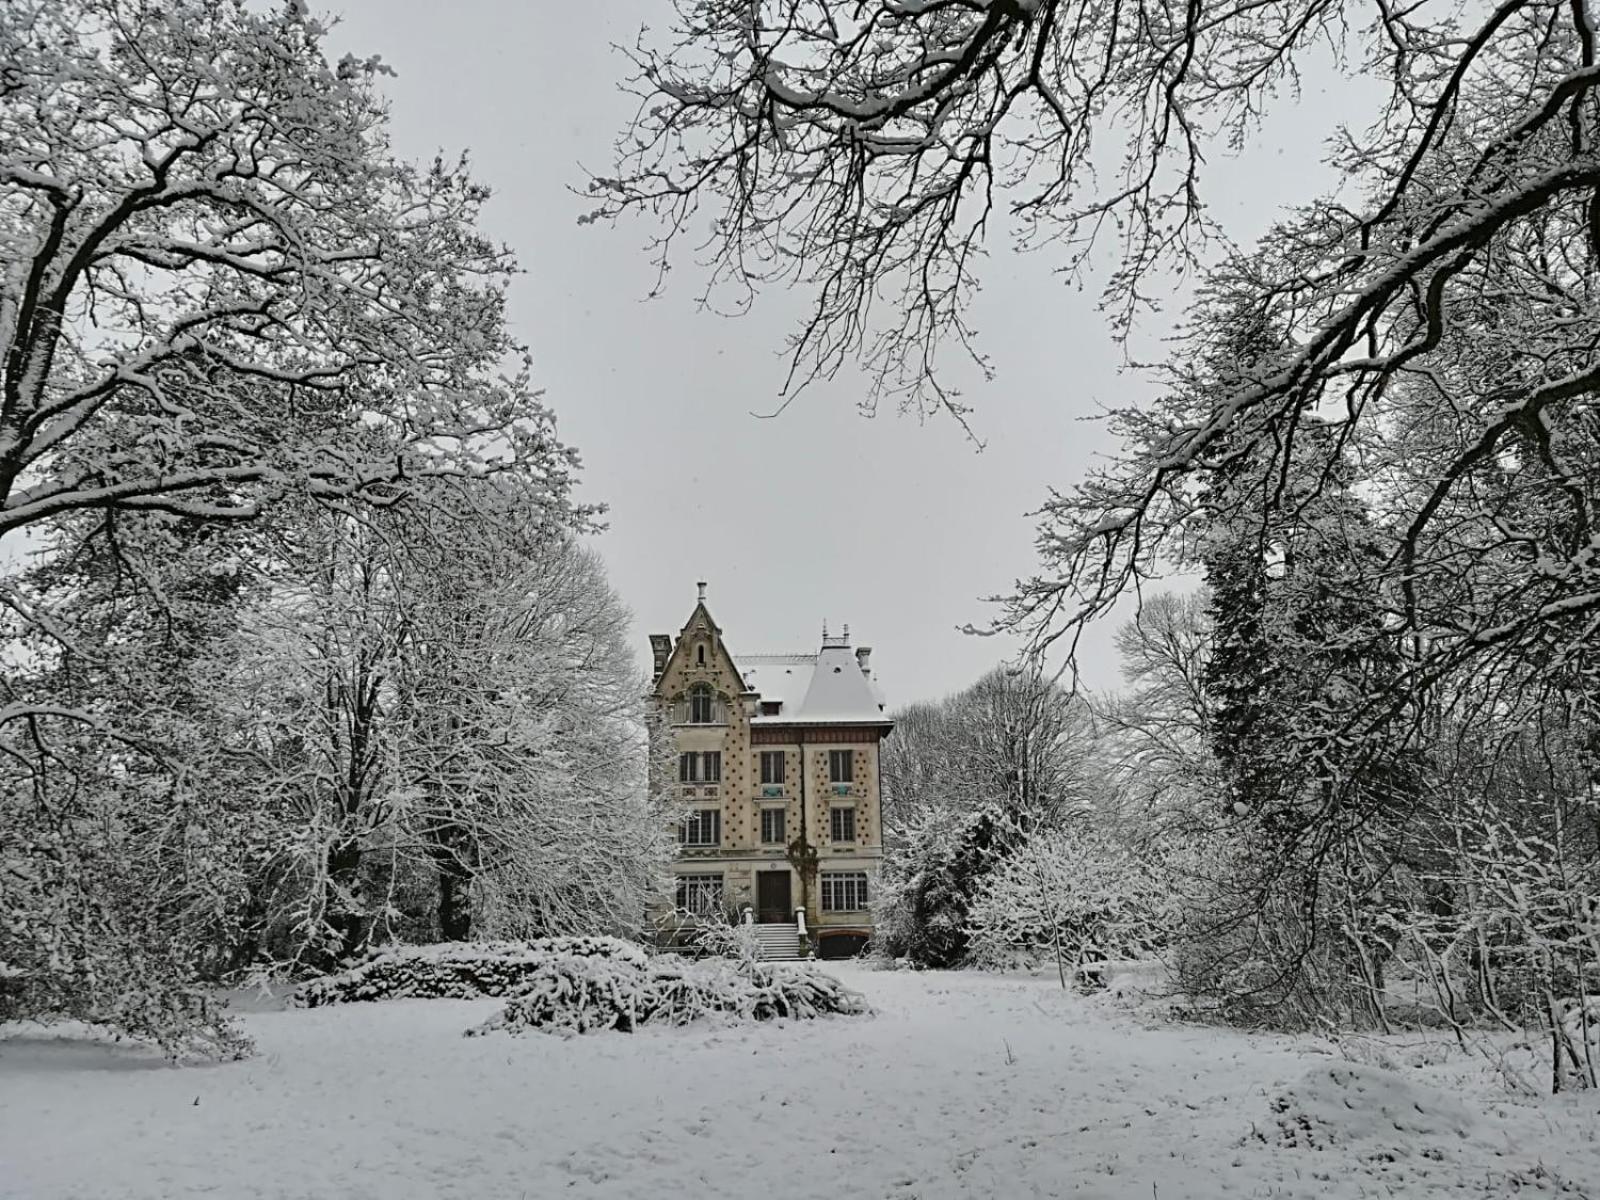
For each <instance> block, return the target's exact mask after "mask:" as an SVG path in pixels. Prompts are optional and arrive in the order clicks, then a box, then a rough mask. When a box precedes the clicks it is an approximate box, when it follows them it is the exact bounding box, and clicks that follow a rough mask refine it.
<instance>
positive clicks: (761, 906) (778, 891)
mask: <svg viewBox="0 0 1600 1200" xmlns="http://www.w3.org/2000/svg"><path fill="white" fill-rule="evenodd" d="M756 920H758V921H760V922H761V923H762V924H764V925H771V924H787V923H788V922H790V921H792V920H794V916H793V914H792V913H791V912H790V909H789V872H787V871H758V872H757V873H756Z"/></svg>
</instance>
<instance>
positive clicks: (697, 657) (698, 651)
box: [694, 646, 706, 667]
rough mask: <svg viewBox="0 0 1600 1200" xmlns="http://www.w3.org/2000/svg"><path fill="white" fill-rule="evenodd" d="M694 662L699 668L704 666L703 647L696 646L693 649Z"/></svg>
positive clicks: (704, 652) (704, 655)
mask: <svg viewBox="0 0 1600 1200" xmlns="http://www.w3.org/2000/svg"><path fill="white" fill-rule="evenodd" d="M694 661H695V662H696V664H698V665H699V666H702V667H703V666H705V665H706V648H705V647H704V646H696V647H695V648H694Z"/></svg>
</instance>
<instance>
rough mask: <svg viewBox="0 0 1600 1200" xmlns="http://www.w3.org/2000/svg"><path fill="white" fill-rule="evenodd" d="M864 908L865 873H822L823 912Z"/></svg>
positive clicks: (856, 910) (865, 903) (860, 909)
mask: <svg viewBox="0 0 1600 1200" xmlns="http://www.w3.org/2000/svg"><path fill="white" fill-rule="evenodd" d="M835 811H838V810H835ZM866 907H867V873H866V872H865V871H824V872H823V873H822V911H823V912H861V911H862V910H863V909H865V908H866Z"/></svg>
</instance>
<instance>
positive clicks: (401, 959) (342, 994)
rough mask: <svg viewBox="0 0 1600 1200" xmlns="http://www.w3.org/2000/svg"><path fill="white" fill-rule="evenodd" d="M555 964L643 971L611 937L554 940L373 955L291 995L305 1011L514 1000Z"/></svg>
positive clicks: (629, 947) (643, 957)
mask: <svg viewBox="0 0 1600 1200" xmlns="http://www.w3.org/2000/svg"><path fill="white" fill-rule="evenodd" d="M553 958H594V959H601V960H607V961H613V962H619V963H625V964H628V965H630V966H633V967H637V968H641V969H642V968H643V967H645V966H646V965H647V964H648V963H649V961H650V956H649V955H648V954H647V953H646V952H645V950H644V948H643V947H642V946H638V945H635V944H634V943H633V942H625V941H623V940H622V939H621V938H613V937H555V938H538V939H536V940H534V941H527V942H442V943H439V944H437V945H432V946H400V947H394V948H391V949H386V950H379V951H374V952H373V953H372V954H371V955H370V956H369V957H368V958H367V960H366V961H365V962H361V963H357V964H356V965H355V966H353V967H351V968H350V969H349V970H346V971H342V972H340V973H339V974H337V975H327V976H324V977H323V978H321V979H312V980H309V981H307V982H306V983H303V984H301V985H300V987H298V988H296V989H295V994H294V998H293V1003H294V1004H295V1005H297V1006H299V1007H303V1008H316V1007H319V1006H320V1005H324V1004H347V1003H350V1002H352V1001H358V1000H396V999H402V998H419V999H450V1000H470V999H473V998H475V997H478V996H513V995H516V994H517V993H519V992H521V991H522V990H523V988H524V985H525V983H526V981H527V980H528V979H529V978H530V977H531V976H532V975H533V974H534V973H536V972H537V971H538V970H539V969H540V968H541V967H543V966H544V964H546V963H548V962H549V961H550V960H551V959H553Z"/></svg>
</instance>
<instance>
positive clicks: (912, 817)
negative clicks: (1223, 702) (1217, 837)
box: [874, 666, 1103, 967]
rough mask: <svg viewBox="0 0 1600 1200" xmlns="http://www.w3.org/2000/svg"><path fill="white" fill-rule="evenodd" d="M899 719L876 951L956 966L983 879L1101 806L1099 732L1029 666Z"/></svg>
mask: <svg viewBox="0 0 1600 1200" xmlns="http://www.w3.org/2000/svg"><path fill="white" fill-rule="evenodd" d="M901 716H902V714H898V713H897V714H896V715H895V732H894V733H893V734H891V735H890V737H889V739H888V741H887V742H886V744H885V747H884V756H883V766H882V771H883V788H884V796H885V835H886V837H885V862H884V869H883V881H882V884H881V886H880V887H879V889H878V898H877V900H876V901H875V903H874V911H875V913H876V916H875V924H876V927H877V929H878V935H877V941H878V944H879V946H880V948H882V949H883V950H884V951H885V952H887V953H891V954H895V955H897V956H900V955H903V956H906V957H909V958H911V959H912V960H913V961H915V962H917V963H918V964H919V965H923V966H941V967H942V966H952V965H955V964H956V963H958V962H960V961H961V960H962V958H963V957H964V955H965V953H966V945H967V933H966V914H967V907H968V905H969V904H970V902H971V899H972V895H973V891H974V889H975V888H976V887H977V886H978V883H979V881H980V880H981V879H982V878H983V877H984V875H985V874H986V873H987V872H988V871H989V870H991V869H992V868H993V867H994V865H995V864H996V863H998V862H999V861H1000V860H1001V859H1003V858H1004V857H1005V856H1006V855H1007V854H1008V853H1010V851H1011V850H1012V849H1013V848H1014V847H1016V846H1018V845H1021V844H1023V843H1024V842H1025V841H1026V840H1027V838H1028V837H1029V836H1030V835H1031V834H1032V833H1033V832H1034V831H1035V830H1040V829H1053V828H1059V827H1060V826H1061V825H1062V824H1063V823H1064V822H1067V821H1069V820H1071V819H1073V818H1074V817H1076V816H1079V815H1081V814H1082V813H1084V812H1086V811H1088V810H1090V809H1091V808H1093V807H1094V806H1095V805H1096V804H1097V803H1098V802H1099V801H1100V800H1101V798H1102V791H1103V788H1102V787H1101V784H1100V782H1099V781H1098V780H1097V778H1096V769H1095V766H1094V761H1093V745H1092V739H1093V729H1092V722H1091V720H1090V716H1089V712H1088V709H1087V706H1086V705H1085V704H1084V703H1083V701H1082V700H1081V699H1079V698H1077V697H1074V696H1073V695H1071V694H1070V693H1069V692H1067V691H1066V690H1065V689H1064V688H1062V687H1060V686H1059V685H1057V684H1056V683H1055V682H1054V681H1053V680H1051V679H1049V678H1048V677H1046V676H1045V675H1043V674H1042V673H1040V672H1039V671H1038V670H1037V669H1035V668H1033V667H1031V666H1024V667H1020V668H1011V667H1001V668H997V669H996V670H994V671H991V672H989V673H988V674H987V675H985V676H984V677H983V678H982V679H980V680H979V681H978V682H977V683H975V684H974V685H973V686H972V687H970V688H968V689H966V690H965V691H963V692H959V693H957V694H956V695H954V696H950V697H947V698H946V699H945V700H943V701H941V702H939V703H938V704H934V705H919V706H916V707H915V708H914V709H913V710H912V711H911V712H910V713H909V714H906V716H907V718H908V719H906V720H905V721H904V722H902V720H901Z"/></svg>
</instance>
